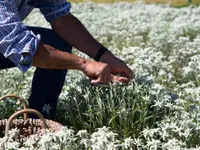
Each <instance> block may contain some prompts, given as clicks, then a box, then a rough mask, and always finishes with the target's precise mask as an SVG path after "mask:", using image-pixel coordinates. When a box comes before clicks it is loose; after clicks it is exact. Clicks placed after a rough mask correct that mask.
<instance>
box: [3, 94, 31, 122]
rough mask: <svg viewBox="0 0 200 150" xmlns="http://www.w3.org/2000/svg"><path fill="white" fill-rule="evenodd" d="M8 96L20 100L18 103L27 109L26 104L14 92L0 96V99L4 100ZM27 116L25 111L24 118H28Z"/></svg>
mask: <svg viewBox="0 0 200 150" xmlns="http://www.w3.org/2000/svg"><path fill="white" fill-rule="evenodd" d="M9 97H11V98H16V99H18V100H19V101H20V103H21V104H22V105H23V107H24V109H27V105H26V103H25V101H24V100H23V99H22V98H21V97H19V96H17V95H15V94H8V95H6V96H2V97H0V101H2V100H4V99H6V98H9ZM27 116H28V115H27V113H25V114H24V120H26V119H27V118H28V117H27Z"/></svg>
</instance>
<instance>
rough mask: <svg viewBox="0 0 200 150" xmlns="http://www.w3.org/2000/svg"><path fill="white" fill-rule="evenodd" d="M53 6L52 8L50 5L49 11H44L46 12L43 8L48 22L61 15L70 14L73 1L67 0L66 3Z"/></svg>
mask: <svg viewBox="0 0 200 150" xmlns="http://www.w3.org/2000/svg"><path fill="white" fill-rule="evenodd" d="M53 8H55V9H53ZM53 8H52V9H51V7H50V8H49V11H44V12H43V11H42V10H41V11H42V13H43V14H44V16H45V18H46V20H47V21H48V22H52V21H53V20H55V19H57V18H59V17H62V16H66V15H67V14H69V12H70V8H71V3H70V2H65V3H64V4H61V5H58V6H57V7H55V6H54V7H53ZM50 10H51V11H50Z"/></svg>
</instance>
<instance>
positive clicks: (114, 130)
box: [0, 2, 200, 150]
mask: <svg viewBox="0 0 200 150" xmlns="http://www.w3.org/2000/svg"><path fill="white" fill-rule="evenodd" d="M71 12H72V13H73V14H74V15H75V16H77V18H79V19H80V20H81V21H82V22H83V24H84V25H85V26H86V27H87V29H88V30H89V31H90V33H91V34H92V35H93V36H94V37H95V38H96V39H98V40H99V41H100V42H101V43H103V44H104V45H105V46H107V47H108V48H109V49H110V50H111V51H112V52H113V53H114V54H116V55H117V56H118V57H120V58H121V59H123V60H124V61H125V62H127V63H128V65H129V66H130V68H131V69H132V70H134V72H135V79H134V80H133V81H131V82H130V83H129V84H128V85H121V84H113V85H111V86H109V87H107V88H106V87H93V86H91V85H90V84H89V83H88V81H87V79H86V78H85V76H83V74H82V73H81V72H77V71H73V70H70V71H69V73H68V75H67V77H66V81H65V85H64V87H63V91H62V93H61V95H60V98H59V104H58V109H57V121H59V122H61V123H62V124H64V125H66V126H65V127H64V128H62V129H61V130H60V131H59V132H57V133H54V134H52V133H49V134H45V135H44V136H42V137H37V136H33V137H31V138H30V139H28V140H27V141H26V142H25V143H23V144H20V143H19V142H18V141H17V134H18V133H17V131H15V130H13V131H11V136H10V138H2V137H1V138H0V149H2V150H3V149H5V150H32V149H41V150H43V149H44V150H58V149H60V150H132V149H134V147H135V146H134V145H136V146H137V148H138V149H141V150H182V149H183V150H199V149H200V142H199V141H200V17H199V14H200V7H194V6H190V7H185V8H178V9H177V8H171V7H168V6H167V5H146V4H142V3H135V4H130V3H125V2H124V3H117V4H95V3H91V2H90V3H78V4H73V5H72V10H71ZM24 22H25V24H28V25H34V26H42V27H50V26H49V24H48V23H47V22H45V20H44V18H43V16H42V15H41V14H40V13H39V11H38V10H34V11H33V12H32V14H31V15H30V16H29V17H28V18H27V19H26V20H25V21H24ZM73 51H74V53H76V54H78V55H80V56H83V57H87V56H86V55H84V54H82V53H80V52H78V51H77V50H76V49H74V50H73ZM34 70H35V68H31V69H30V70H29V71H28V72H27V73H25V74H22V73H21V72H20V71H19V69H17V68H13V69H8V70H3V71H0V79H1V80H0V89H1V90H0V96H3V95H6V94H9V93H15V94H17V95H19V96H21V97H23V98H24V99H26V100H27V99H28V97H29V95H30V88H31V87H30V85H31V80H32V75H33V72H34ZM47 108H48V107H47ZM0 109H1V111H0V118H1V119H3V118H7V117H8V116H10V114H11V113H13V111H15V110H17V109H21V106H20V104H18V103H13V101H7V102H6V103H5V102H2V103H0ZM44 111H48V109H44ZM0 135H1V134H0ZM33 145H34V146H33Z"/></svg>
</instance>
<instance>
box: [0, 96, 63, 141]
mask: <svg viewBox="0 0 200 150" xmlns="http://www.w3.org/2000/svg"><path fill="white" fill-rule="evenodd" d="M8 97H14V98H17V99H18V100H19V101H20V103H21V104H23V106H24V109H22V110H19V111H17V112H15V113H14V114H13V115H11V116H10V118H9V119H8V120H7V119H4V120H0V129H1V130H2V131H3V132H4V131H5V132H4V133H3V134H5V136H8V135H9V134H8V131H9V129H10V128H16V129H17V130H18V131H19V134H20V137H19V138H20V140H19V141H20V142H24V140H26V139H27V138H29V136H30V135H34V134H37V135H42V134H43V133H44V132H43V131H46V130H48V132H56V131H59V130H60V129H61V127H62V126H63V125H62V124H60V123H58V122H55V121H52V120H48V119H45V118H44V117H43V115H42V114H41V113H40V112H38V111H36V110H34V109H27V106H26V104H25V102H24V100H23V99H22V98H20V97H18V96H16V95H7V96H4V97H2V98H0V101H1V100H3V99H5V98H8ZM28 113H31V114H34V115H36V116H38V117H39V118H40V119H31V118H28V119H27V114H28ZM19 114H24V119H15V118H16V116H17V115H19ZM42 129H45V130H42Z"/></svg>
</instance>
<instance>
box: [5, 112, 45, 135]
mask: <svg viewBox="0 0 200 150" xmlns="http://www.w3.org/2000/svg"><path fill="white" fill-rule="evenodd" d="M22 113H31V114H34V115H37V116H38V117H39V118H40V120H41V123H42V129H44V130H45V129H46V124H45V119H44V117H43V115H42V114H41V113H40V112H39V111H37V110H35V109H22V110H19V111H17V112H15V113H14V114H12V116H10V118H9V119H8V121H7V122H6V129H5V136H6V137H8V131H9V128H10V124H11V122H12V121H13V119H14V118H15V117H16V116H17V115H19V114H22Z"/></svg>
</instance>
